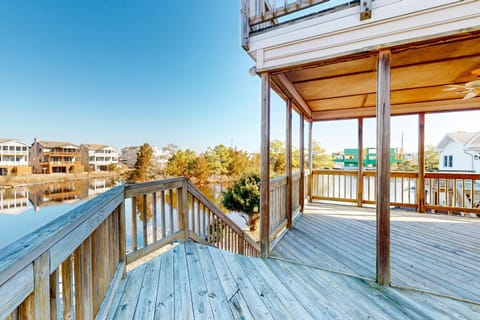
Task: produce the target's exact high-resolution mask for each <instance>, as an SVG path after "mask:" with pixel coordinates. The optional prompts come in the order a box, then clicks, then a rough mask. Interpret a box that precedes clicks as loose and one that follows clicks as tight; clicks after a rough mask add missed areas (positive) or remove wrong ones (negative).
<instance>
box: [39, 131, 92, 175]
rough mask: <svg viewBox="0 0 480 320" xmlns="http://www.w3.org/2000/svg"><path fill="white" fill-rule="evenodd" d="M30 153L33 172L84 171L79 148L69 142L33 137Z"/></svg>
mask: <svg viewBox="0 0 480 320" xmlns="http://www.w3.org/2000/svg"><path fill="white" fill-rule="evenodd" d="M30 155H31V162H32V170H33V173H47V174H49V173H80V172H84V167H83V165H82V164H81V155H80V149H79V148H78V147H77V146H75V145H73V144H70V143H62V142H50V141H39V140H37V139H35V141H34V142H33V144H32V149H31V154H30Z"/></svg>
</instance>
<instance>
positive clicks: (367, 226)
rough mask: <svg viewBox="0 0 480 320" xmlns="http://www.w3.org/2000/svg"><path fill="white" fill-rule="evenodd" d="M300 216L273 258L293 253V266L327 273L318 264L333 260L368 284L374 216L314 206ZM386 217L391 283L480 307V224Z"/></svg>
mask: <svg viewBox="0 0 480 320" xmlns="http://www.w3.org/2000/svg"><path fill="white" fill-rule="evenodd" d="M305 211H306V213H305V214H304V215H303V216H302V217H301V218H300V219H298V220H297V222H296V224H295V226H294V228H293V229H292V230H291V231H290V232H289V233H287V235H286V236H285V237H284V239H283V240H282V241H281V242H280V244H279V245H278V246H277V247H276V248H275V250H274V252H273V256H282V257H285V256H286V257H288V256H291V255H292V252H291V250H292V249H291V248H295V250H296V251H295V253H294V255H295V261H298V260H301V261H302V262H303V263H305V264H308V265H318V266H320V267H323V268H327V269H328V267H329V266H330V267H331V266H335V264H332V263H329V264H328V263H325V262H324V260H325V259H331V258H336V259H337V260H338V261H339V263H338V265H337V266H336V267H334V268H333V270H337V271H341V272H345V270H348V268H349V269H351V270H354V271H355V273H356V274H358V275H361V276H366V277H368V278H371V279H373V277H374V272H375V268H374V267H372V266H371V265H373V264H374V259H375V242H374V241H375V213H374V211H373V210H371V209H365V208H361V209H360V208H353V207H352V208H351V207H341V206H325V205H322V206H320V205H318V204H313V205H309V206H308V207H307V209H306V210H305ZM392 212H393V213H392V243H391V244H392V258H391V259H392V283H394V284H397V285H400V286H407V287H414V288H418V289H422V290H427V291H433V292H438V293H441V294H445V295H451V296H454V297H459V298H464V299H469V300H474V301H479V302H480V281H479V280H480V272H479V271H480V246H478V247H475V243H476V242H477V241H480V221H479V220H475V219H472V218H461V217H451V216H439V215H433V216H430V215H425V214H423V215H419V214H416V213H412V212H403V211H397V210H395V211H392ZM469 238H470V239H471V241H470V242H468V243H467V244H465V241H466V239H469ZM284 244H285V245H284ZM284 249H287V250H288V252H287V253H286V254H285V253H284V252H283V251H282V250H284ZM287 260H289V259H288V258H287ZM339 266H340V267H339ZM346 273H348V272H346Z"/></svg>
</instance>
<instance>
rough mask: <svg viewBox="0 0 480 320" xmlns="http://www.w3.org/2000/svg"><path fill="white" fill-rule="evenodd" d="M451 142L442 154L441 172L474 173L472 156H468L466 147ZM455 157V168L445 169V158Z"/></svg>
mask: <svg viewBox="0 0 480 320" xmlns="http://www.w3.org/2000/svg"><path fill="white" fill-rule="evenodd" d="M450 141H451V142H450V143H449V144H447V145H446V146H445V148H444V149H443V151H442V152H441V153H440V157H439V159H438V161H439V166H438V168H439V170H440V171H472V170H473V167H472V156H471V155H469V154H467V153H466V152H465V151H464V146H463V145H461V144H459V143H457V142H454V141H453V140H450ZM450 155H451V156H453V166H452V167H445V166H444V160H443V159H444V157H445V156H450Z"/></svg>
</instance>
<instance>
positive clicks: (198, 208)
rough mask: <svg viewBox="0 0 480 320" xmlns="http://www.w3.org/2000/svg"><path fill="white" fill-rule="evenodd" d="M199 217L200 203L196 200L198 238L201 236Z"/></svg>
mask: <svg viewBox="0 0 480 320" xmlns="http://www.w3.org/2000/svg"><path fill="white" fill-rule="evenodd" d="M200 215H201V211H200V201H198V200H197V235H199V236H201V235H202V229H201V221H200Z"/></svg>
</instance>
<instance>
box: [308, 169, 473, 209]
mask: <svg viewBox="0 0 480 320" xmlns="http://www.w3.org/2000/svg"><path fill="white" fill-rule="evenodd" d="M418 179H419V176H418V173H417V172H400V171H392V172H391V173H390V204H391V205H392V206H396V207H402V208H414V209H418V208H419V203H418V197H417V182H418ZM424 179H425V201H426V204H425V208H426V209H427V210H436V211H442V212H460V213H461V212H470V213H480V174H471V173H436V172H435V173H434V172H427V173H425V177H424ZM308 180H309V184H310V185H309V188H308V189H309V197H310V199H312V200H327V201H337V202H349V203H357V192H356V189H357V171H352V170H313V172H312V174H311V175H310V176H309V179H308ZM375 180H376V179H375V171H364V172H363V190H362V204H375V203H376V198H375V197H376V187H375Z"/></svg>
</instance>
